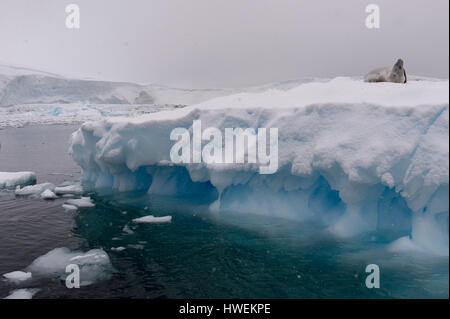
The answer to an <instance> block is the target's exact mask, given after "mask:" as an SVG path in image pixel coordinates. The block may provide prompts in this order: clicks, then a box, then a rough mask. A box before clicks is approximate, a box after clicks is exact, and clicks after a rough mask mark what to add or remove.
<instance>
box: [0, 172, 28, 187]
mask: <svg viewBox="0 0 450 319" xmlns="http://www.w3.org/2000/svg"><path fill="white" fill-rule="evenodd" d="M35 183H36V174H35V173H34V172H14V173H9V172H0V189H2V188H7V189H13V188H16V187H17V186H19V187H23V186H27V185H32V184H35Z"/></svg>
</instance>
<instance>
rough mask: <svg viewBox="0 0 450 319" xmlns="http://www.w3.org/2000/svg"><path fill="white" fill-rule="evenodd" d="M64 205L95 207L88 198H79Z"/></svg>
mask: <svg viewBox="0 0 450 319" xmlns="http://www.w3.org/2000/svg"><path fill="white" fill-rule="evenodd" d="M66 204H68V205H72V206H76V207H95V204H94V203H93V202H92V200H91V198H90V197H81V198H79V199H69V200H67V201H66Z"/></svg>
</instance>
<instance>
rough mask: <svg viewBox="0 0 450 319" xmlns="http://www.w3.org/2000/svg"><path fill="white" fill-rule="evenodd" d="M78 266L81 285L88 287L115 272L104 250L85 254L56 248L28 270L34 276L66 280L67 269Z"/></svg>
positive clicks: (32, 264) (34, 262)
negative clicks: (71, 265) (70, 266)
mask: <svg viewBox="0 0 450 319" xmlns="http://www.w3.org/2000/svg"><path fill="white" fill-rule="evenodd" d="M70 264H76V265H78V267H79V268H80V285H81V286H87V285H90V284H92V283H95V282H97V281H100V280H106V279H109V278H110V276H111V274H112V272H113V271H114V269H113V267H112V264H111V261H110V259H109V256H108V254H107V253H106V252H105V251H103V250H102V249H91V250H89V251H87V252H85V253H83V252H80V251H71V250H70V249H68V248H55V249H53V250H51V251H49V252H48V253H47V254H45V255H43V256H40V257H38V258H36V259H35V260H34V261H33V262H32V263H31V265H30V266H28V267H27V270H29V271H31V272H32V273H33V276H34V275H36V276H43V277H61V278H64V276H65V275H66V274H67V273H66V267H67V266H68V265H70Z"/></svg>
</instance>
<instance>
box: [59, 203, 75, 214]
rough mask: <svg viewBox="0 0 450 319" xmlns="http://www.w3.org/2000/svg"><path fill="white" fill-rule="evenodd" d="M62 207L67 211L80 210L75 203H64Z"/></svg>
mask: <svg viewBox="0 0 450 319" xmlns="http://www.w3.org/2000/svg"><path fill="white" fill-rule="evenodd" d="M62 208H64V210H65V211H66V212H74V211H76V210H78V208H77V206H74V205H68V204H63V205H62Z"/></svg>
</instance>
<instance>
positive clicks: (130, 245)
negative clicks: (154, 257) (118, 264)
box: [128, 244, 144, 250]
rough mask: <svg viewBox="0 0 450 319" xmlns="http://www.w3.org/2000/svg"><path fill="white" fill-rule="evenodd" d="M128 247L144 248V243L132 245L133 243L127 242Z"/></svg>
mask: <svg viewBox="0 0 450 319" xmlns="http://www.w3.org/2000/svg"><path fill="white" fill-rule="evenodd" d="M128 247H130V248H134V249H139V250H141V249H144V245H133V244H129V245H128Z"/></svg>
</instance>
